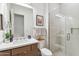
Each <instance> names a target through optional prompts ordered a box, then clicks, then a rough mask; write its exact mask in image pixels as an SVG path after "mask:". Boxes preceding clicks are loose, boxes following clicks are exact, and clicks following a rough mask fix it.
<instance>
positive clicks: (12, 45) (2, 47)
mask: <svg viewBox="0 0 79 59" xmlns="http://www.w3.org/2000/svg"><path fill="white" fill-rule="evenodd" d="M38 42H39V41H38V40H36V39H29V40H20V41H16V42H11V43H2V44H0V51H3V50H8V49H13V48H17V47H22V46H26V45H30V44H35V43H38Z"/></svg>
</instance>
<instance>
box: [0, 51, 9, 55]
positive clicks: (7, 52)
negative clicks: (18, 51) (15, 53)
mask: <svg viewBox="0 0 79 59" xmlns="http://www.w3.org/2000/svg"><path fill="white" fill-rule="evenodd" d="M10 55H11V50H5V51H0V56H10Z"/></svg>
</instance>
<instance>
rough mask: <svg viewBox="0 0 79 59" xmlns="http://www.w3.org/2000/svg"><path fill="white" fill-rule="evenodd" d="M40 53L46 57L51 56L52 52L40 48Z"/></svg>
mask: <svg viewBox="0 0 79 59" xmlns="http://www.w3.org/2000/svg"><path fill="white" fill-rule="evenodd" d="M41 53H42V54H44V55H47V56H51V55H52V52H51V51H50V50H49V49H47V48H42V49H41Z"/></svg>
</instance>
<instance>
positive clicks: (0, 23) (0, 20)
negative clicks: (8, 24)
mask: <svg viewBox="0 0 79 59" xmlns="http://www.w3.org/2000/svg"><path fill="white" fill-rule="evenodd" d="M0 30H3V19H2V14H0Z"/></svg>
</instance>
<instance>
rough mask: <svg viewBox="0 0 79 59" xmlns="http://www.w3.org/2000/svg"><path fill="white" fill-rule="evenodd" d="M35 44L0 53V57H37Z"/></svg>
mask: <svg viewBox="0 0 79 59" xmlns="http://www.w3.org/2000/svg"><path fill="white" fill-rule="evenodd" d="M38 52H39V51H38V46H37V44H31V45H27V46H22V47H18V48H13V49H11V50H6V51H0V56H38Z"/></svg>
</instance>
